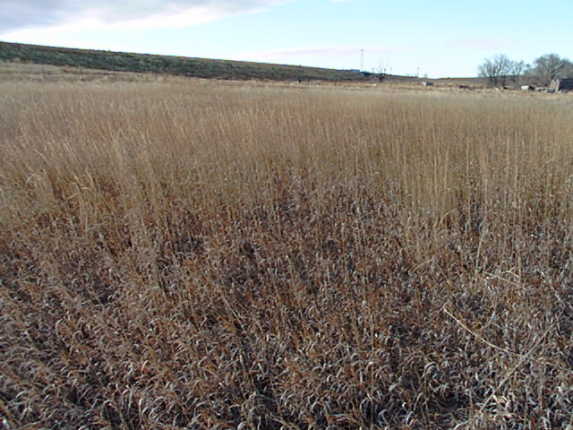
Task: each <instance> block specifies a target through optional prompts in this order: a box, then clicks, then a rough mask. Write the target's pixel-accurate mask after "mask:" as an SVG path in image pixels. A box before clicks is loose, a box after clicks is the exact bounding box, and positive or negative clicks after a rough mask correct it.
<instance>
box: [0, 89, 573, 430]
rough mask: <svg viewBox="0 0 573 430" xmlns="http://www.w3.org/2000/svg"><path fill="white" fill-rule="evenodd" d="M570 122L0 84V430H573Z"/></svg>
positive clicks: (418, 95)
mask: <svg viewBox="0 0 573 430" xmlns="http://www.w3.org/2000/svg"><path fill="white" fill-rule="evenodd" d="M572 107H573V97H571V96H531V95H528V96H523V97H522V96H517V95H516V96H515V97H511V96H507V97H505V96H504V97H502V96H500V95H498V94H496V93H491V94H489V95H488V93H479V94H475V93H464V92H453V91H450V92H448V91H439V90H435V91H427V90H423V91H422V90H420V91H398V90H392V89H388V90H385V89H384V88H380V87H376V88H375V89H368V88H363V89H352V88H340V87H326V86H323V87H311V86H306V87H294V88H293V87H290V88H289V87H286V86H284V87H283V86H280V85H262V84H261V85H255V84H249V83H242V84H240V85H239V84H232V83H226V84H224V83H217V82H208V81H200V80H196V81H193V80H188V81H184V80H168V81H167V82H156V81H153V80H146V81H145V82H144V81H141V82H137V81H135V82H99V81H97V80H96V81H94V82H88V83H85V82H84V83H82V82H67V81H61V82H55V83H39V82H29V81H28V82H26V81H22V82H15V81H10V82H5V83H0V130H1V133H0V428H1V429H19V428H27V429H32V428H34V429H40V428H44V429H99V428H102V429H103V428H107V429H235V428H238V429H243V430H246V429H285V430H286V429H454V428H455V429H571V428H572V427H573V416H572V412H571V411H573V224H572V221H573V200H572V195H573V109H572ZM25 426H27V427H25Z"/></svg>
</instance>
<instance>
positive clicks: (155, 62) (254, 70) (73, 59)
mask: <svg viewBox="0 0 573 430" xmlns="http://www.w3.org/2000/svg"><path fill="white" fill-rule="evenodd" d="M0 61H21V62H25V63H35V64H50V65H55V66H71V67H84V68H90V69H102V70H111V71H120V72H136V73H165V74H171V75H180V76H189V77H197V78H214V79H262V80H282V81H287V80H301V81H306V80H325V81H365V80H370V79H377V78H378V77H379V76H381V75H377V74H374V73H368V72H361V71H357V70H336V69H324V68H318V67H304V66H291V65H281V64H268V63H255V62H247V61H232V60H211V59H206V58H194V57H179V56H169V55H151V54H133V53H127V52H113V51H101V50H91V49H75V48H59V47H51V46H40V45H29V44H23V43H9V42H0Z"/></svg>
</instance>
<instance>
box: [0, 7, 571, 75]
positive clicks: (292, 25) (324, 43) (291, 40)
mask: <svg viewBox="0 0 573 430" xmlns="http://www.w3.org/2000/svg"><path fill="white" fill-rule="evenodd" d="M529 3H531V4H529ZM0 40H3V41H11V42H22V43H35V44H43V45H54V46H66V47H79V48H92V49H105V50H113V51H129V52H142V53H154V54H174V55H184V56H192V57H206V58H225V59H237V60H247V61H263V62H272V63H284V64H302V65H309V66H320V67H333V68H352V69H357V68H361V67H363V68H364V69H365V70H375V71H382V70H386V71H388V72H391V73H397V74H410V75H415V74H419V75H420V76H424V75H428V76H430V77H446V76H474V75H475V74H476V68H477V65H478V64H479V63H480V62H481V61H482V60H483V59H484V58H486V57H490V56H492V55H495V54H498V53H505V54H507V55H508V56H509V57H511V58H512V59H515V60H524V61H526V62H531V61H532V60H533V59H534V58H536V57H538V56H540V55H542V54H546V53H551V52H555V53H557V54H559V55H561V56H564V57H568V58H570V59H573V0H545V1H543V2H540V1H536V2H527V1H523V0H520V1H516V0H505V1H501V2H500V1H499V0H481V1H480V0H477V1H475V0H473V1H471V2H470V1H466V0H434V1H430V0H408V1H396V0H394V1H386V0H124V1H121V0H0Z"/></svg>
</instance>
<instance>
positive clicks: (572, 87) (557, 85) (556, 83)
mask: <svg viewBox="0 0 573 430" xmlns="http://www.w3.org/2000/svg"><path fill="white" fill-rule="evenodd" d="M549 88H550V89H552V90H553V91H555V92H559V91H573V79H571V78H569V79H555V80H553V81H552V82H551V85H550V86H549Z"/></svg>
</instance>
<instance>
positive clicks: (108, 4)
mask: <svg viewBox="0 0 573 430" xmlns="http://www.w3.org/2000/svg"><path fill="white" fill-rule="evenodd" d="M1 1H2V12H1V15H0V35H1V36H2V37H3V38H6V39H17V40H19V39H22V38H24V39H25V38H26V37H25V36H26V35H28V34H29V33H30V32H32V31H33V32H37V31H41V30H42V29H50V31H65V30H68V29H71V30H72V31H73V30H75V29H80V28H81V29H97V28H110V27H111V28H113V27H114V26H116V27H121V28H122V29H126V28H128V29H132V28H133V29H141V28H173V27H177V28H181V27H188V26H192V25H197V24H202V23H205V22H209V21H214V20H217V19H221V18H224V17H226V16H230V15H236V14H240V13H253V12H257V11H260V10H263V9H264V8H266V7H270V6H274V5H277V4H280V3H284V2H285V1H286V0H171V1H168V2H166V1H164V0H132V1H126V2H122V1H118V0H85V1H78V0H1Z"/></svg>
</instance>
